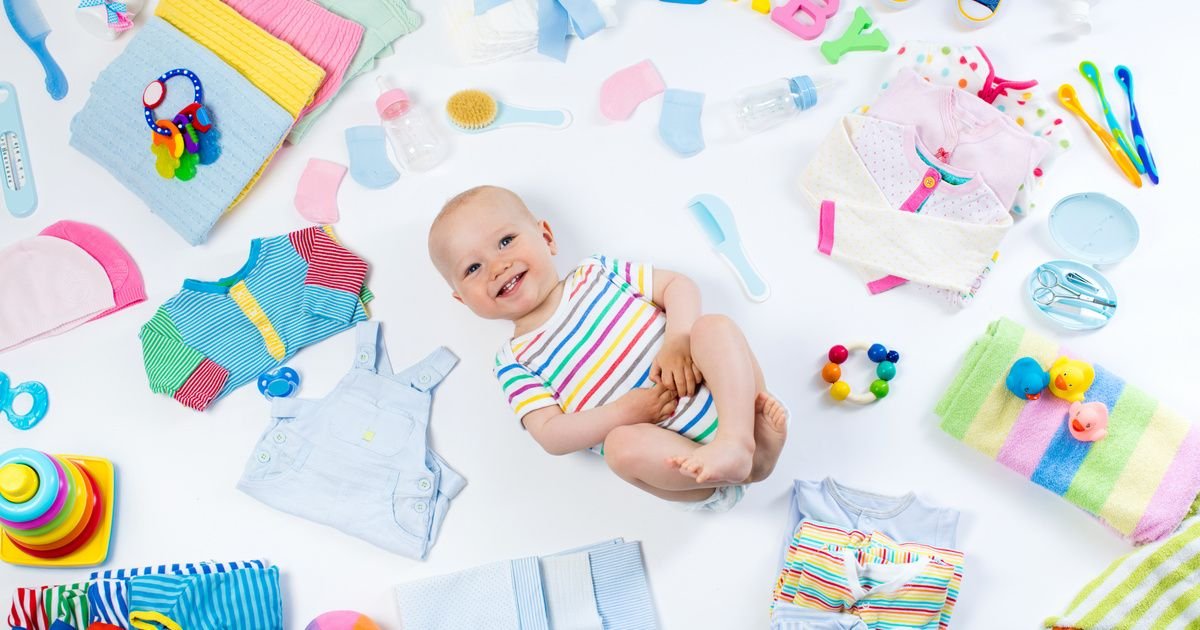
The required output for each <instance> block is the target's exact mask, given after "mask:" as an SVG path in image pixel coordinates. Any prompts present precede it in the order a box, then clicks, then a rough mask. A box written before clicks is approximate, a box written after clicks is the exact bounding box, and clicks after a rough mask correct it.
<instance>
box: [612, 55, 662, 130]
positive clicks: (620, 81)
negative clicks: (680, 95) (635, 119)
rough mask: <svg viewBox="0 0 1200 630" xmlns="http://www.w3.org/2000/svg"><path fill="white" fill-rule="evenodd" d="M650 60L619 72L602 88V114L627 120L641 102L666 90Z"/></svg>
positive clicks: (614, 118) (613, 118)
mask: <svg viewBox="0 0 1200 630" xmlns="http://www.w3.org/2000/svg"><path fill="white" fill-rule="evenodd" d="M666 87H667V86H666V85H664V84H663V80H662V76H661V75H659V74H658V68H655V67H654V62H652V61H650V60H649V59H646V60H643V61H640V62H638V63H635V64H633V65H632V66H629V67H628V68H622V69H620V70H617V71H616V72H615V73H613V75H612V76H611V77H608V78H607V79H605V80H604V84H603V85H601V86H600V113H602V114H604V117H605V118H607V119H609V120H628V119H629V117H630V116H632V115H633V111H634V110H635V109H637V106H638V105H640V104H641V103H642V101H644V100H646V99H648V98H650V97H651V96H654V95H656V94H662V91H663V90H665V89H666Z"/></svg>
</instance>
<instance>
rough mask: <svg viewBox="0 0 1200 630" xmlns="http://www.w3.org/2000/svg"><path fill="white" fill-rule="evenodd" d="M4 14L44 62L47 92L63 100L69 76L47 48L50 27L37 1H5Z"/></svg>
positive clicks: (26, 43)
mask: <svg viewBox="0 0 1200 630" xmlns="http://www.w3.org/2000/svg"><path fill="white" fill-rule="evenodd" d="M4 13H5V14H6V15H8V21H9V22H10V23H11V24H12V27H13V30H14V31H16V32H17V36H18V37H20V38H21V41H23V42H25V45H26V46H29V49H30V50H32V51H33V54H35V55H37V58H38V61H40V62H42V67H43V68H44V69H45V70H46V91H47V92H49V93H50V98H52V99H54V100H56V101H60V100H62V98H63V97H64V96H66V95H67V76H66V75H64V74H63V71H62V68H59V67H58V63H57V62H55V61H54V57H51V56H50V51H49V49H47V48H46V37H47V36H48V35H50V25H49V24H47V23H46V18H45V17H43V16H42V12H41V11H40V10H38V6H37V0H4Z"/></svg>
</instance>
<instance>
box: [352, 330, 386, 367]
mask: <svg viewBox="0 0 1200 630" xmlns="http://www.w3.org/2000/svg"><path fill="white" fill-rule="evenodd" d="M354 334H355V339H356V341H355V346H354V368H355V369H357V370H367V371H368V372H375V373H379V372H380V371H382V372H383V373H384V374H385V375H390V374H391V373H392V364H391V362H390V361H388V355H387V347H386V346H384V344H383V338H382V337H381V336H380V334H379V322H359V323H358V326H356V327H355V328H354Z"/></svg>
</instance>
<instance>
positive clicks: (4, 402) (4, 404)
mask: <svg viewBox="0 0 1200 630" xmlns="http://www.w3.org/2000/svg"><path fill="white" fill-rule="evenodd" d="M8 384H9V379H8V375H7V374H5V373H4V372H0V413H2V414H4V415H5V416H7V417H8V421H9V422H10V423H12V425H13V426H14V427H16V428H18V429H20V430H22V431H27V430H29V429H32V428H33V427H34V426H36V425H37V423H39V422H41V421H42V418H45V417H46V410H47V409H49V408H50V392H48V391H47V390H46V386H45V385H43V384H41V383H39V382H37V381H28V382H25V383H21V384H20V385H17V386H16V387H14V388H12V389H9V387H8ZM21 394H29V396H30V397H31V398H32V399H33V404H32V405H31V406H30V407H29V411H26V412H25V413H22V414H18V413H17V412H16V411H13V401H14V400H16V398H17V396H20V395H21Z"/></svg>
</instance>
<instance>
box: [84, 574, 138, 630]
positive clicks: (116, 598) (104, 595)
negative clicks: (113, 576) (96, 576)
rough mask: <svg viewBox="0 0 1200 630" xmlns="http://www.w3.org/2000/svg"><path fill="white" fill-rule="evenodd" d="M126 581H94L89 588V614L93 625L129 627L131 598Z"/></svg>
mask: <svg viewBox="0 0 1200 630" xmlns="http://www.w3.org/2000/svg"><path fill="white" fill-rule="evenodd" d="M125 589H126V582H125V580H94V581H93V582H92V583H91V585H90V586H88V592H87V598H88V613H89V615H90V616H91V618H90V619H89V621H91V622H92V623H107V624H111V625H114V626H117V627H118V628H128V627H129V598H128V596H127V595H126V590H125Z"/></svg>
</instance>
